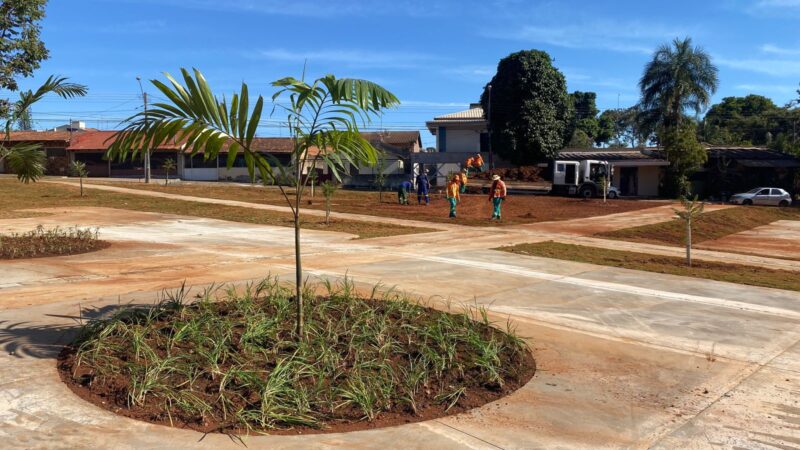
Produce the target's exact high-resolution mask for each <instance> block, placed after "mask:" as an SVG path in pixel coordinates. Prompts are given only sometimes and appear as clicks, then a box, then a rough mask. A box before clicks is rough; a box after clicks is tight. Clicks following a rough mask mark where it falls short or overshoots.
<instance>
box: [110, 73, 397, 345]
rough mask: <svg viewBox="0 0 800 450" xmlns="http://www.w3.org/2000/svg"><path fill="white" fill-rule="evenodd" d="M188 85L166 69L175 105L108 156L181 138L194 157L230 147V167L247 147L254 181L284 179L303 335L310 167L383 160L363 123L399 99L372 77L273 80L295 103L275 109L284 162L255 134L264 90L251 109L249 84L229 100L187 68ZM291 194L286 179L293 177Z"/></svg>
mask: <svg viewBox="0 0 800 450" xmlns="http://www.w3.org/2000/svg"><path fill="white" fill-rule="evenodd" d="M181 73H182V75H183V84H181V83H180V82H179V81H177V80H176V79H174V78H173V77H172V76H170V75H169V74H166V77H167V79H168V80H169V85H167V84H165V83H162V82H160V81H158V80H152V83H153V85H154V86H155V87H156V88H157V89H158V90H159V91H161V92H162V93H163V94H164V96H165V97H166V98H168V99H169V101H170V103H156V104H154V105H152V107H151V108H150V109H148V112H147V114H146V115H145V114H144V113H143V112H142V113H139V114H136V115H134V116H132V117H131V118H129V119H128V120H127V121H126V123H127V125H126V126H125V128H124V129H123V130H121V131H120V132H119V133H117V134H116V135H115V137H114V142H113V144H112V145H111V146H110V147H109V151H108V153H109V156H111V157H116V158H119V159H125V158H127V157H128V156H131V157H135V156H136V155H137V154H139V153H141V152H146V151H148V149H153V148H158V146H159V145H161V144H164V143H166V142H181V143H183V144H184V145H185V146H186V148H190V149H191V152H192V155H195V154H198V153H200V152H202V153H203V155H204V157H205V158H206V159H215V158H217V157H218V155H219V154H220V152H221V150H222V149H223V147H224V146H227V149H228V155H227V165H228V167H229V168H230V167H231V166H232V165H233V163H234V161H235V160H236V155H237V154H238V153H240V152H241V153H242V155H243V156H244V160H245V164H246V166H247V169H248V172H249V174H250V179H255V176H256V174H258V176H260V178H261V180H262V182H263V183H264V184H277V185H278V187H279V189H280V191H281V193H282V194H283V197H284V199H285V200H286V202H287V204H288V205H289V207H290V209H291V211H292V214H293V217H294V244H295V275H296V279H295V281H296V287H295V289H296V290H295V295H296V297H295V298H296V307H297V315H296V319H297V326H296V332H297V336H298V339H302V338H303V334H304V333H303V291H302V284H303V268H302V261H301V257H300V256H301V254H300V206H301V198H302V195H303V191H304V189H305V187H306V185H307V183H308V180H309V177H303V172H304V169H305V168H307V167H311V168H313V167H316V163H317V162H323V163H325V165H327V167H328V168H329V170H330V171H331V173H332V175H333V176H334V177H336V178H337V179H341V177H340V173H341V172H343V171H345V170H347V168H348V167H350V165H356V166H358V165H372V166H374V165H375V164H376V163H377V160H378V152H377V150H376V149H375V148H374V147H373V146H372V145H371V144H370V143H369V142H368V141H367V140H366V139H364V138H363V137H362V136H361V133H359V130H358V127H359V124H360V123H367V122H368V121H369V120H370V119H371V118H372V117H374V116H375V115H376V114H379V113H380V111H382V110H383V109H385V108H388V107H392V106H394V105H397V104H399V100H398V99H397V97H395V96H394V95H393V94H392V93H391V92H389V91H387V90H386V89H384V88H382V87H381V86H379V85H377V84H375V83H372V82H370V81H366V80H356V79H337V78H336V77H334V76H333V75H326V76H324V77H322V78H319V79H317V80H315V81H314V82H313V83H311V84H308V83H306V82H305V81H302V80H297V79H295V78H291V77H289V78H283V79H280V80H278V81H275V82H274V83H272V85H273V86H274V87H276V88H278V91H277V92H276V93H275V94H274V95H273V96H272V99H273V101H275V100H277V99H278V98H279V97H288V99H287V100H288V102H284V103H280V102H276V103H275V108H274V109H273V111H276V110H280V111H281V112H282V113H285V114H286V115H285V119H286V122H285V123H286V124H287V126H288V128H289V131H290V134H291V136H292V139H293V142H294V145H293V148H292V154H291V160H290V162H289V163H288V164H286V165H282V164H280V163H279V162H278V161H277V160H276V159H275V158H273V157H271V156H269V155H265V154H262V153H258V152H257V151H256V150H255V149H253V146H252V144H253V139H254V138H255V134H256V130H257V129H258V126H259V122H260V121H261V115H262V111H263V108H264V99H263V97H261V96H259V97H258V99H257V101H256V102H255V105H254V106H253V107H252V108H250V95H249V90H248V87H247V84H245V83H242V87H241V91H240V92H239V93H238V94H233V95H232V96H231V100H230V104H228V102H227V100H226V99H225V98H224V97H223V99H222V100H220V99H219V98H218V97H216V96H215V95H214V93H213V92H212V90H211V88H210V86H209V84H208V82H207V81H206V79H205V78H204V77H203V75H202V73H200V71H198V70H196V69H195V70H194V76H192V74H191V73H190V72H189V71H187V70H186V69H181ZM287 180H288V185H289V186H290V187H292V188H294V191H293V192H289V191H288V190H287V189H286V186H284V185H283V184H281V183H287Z"/></svg>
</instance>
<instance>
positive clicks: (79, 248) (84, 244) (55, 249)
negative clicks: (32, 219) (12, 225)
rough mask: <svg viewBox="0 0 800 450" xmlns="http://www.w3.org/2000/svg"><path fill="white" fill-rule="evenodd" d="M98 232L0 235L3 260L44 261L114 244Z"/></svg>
mask: <svg viewBox="0 0 800 450" xmlns="http://www.w3.org/2000/svg"><path fill="white" fill-rule="evenodd" d="M97 235H98V231H97V230H96V229H95V230H91V229H82V228H67V229H64V228H60V227H56V228H52V229H45V228H44V227H43V226H41V225H39V226H38V227H36V229H35V230H32V231H29V232H27V233H12V234H0V259H25V258H44V257H48V256H66V255H77V254H80V253H88V252H93V251H97V250H102V249H104V248H107V247H109V246H110V245H111V244H109V243H108V242H105V241H101V240H100V239H98V238H97Z"/></svg>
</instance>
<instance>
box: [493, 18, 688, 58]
mask: <svg viewBox="0 0 800 450" xmlns="http://www.w3.org/2000/svg"><path fill="white" fill-rule="evenodd" d="M484 34H485V35H486V36H487V37H494V38H502V39H513V40H519V41H527V42H538V43H543V44H549V45H553V46H557V47H565V48H574V49H597V50H611V51H616V52H633V53H642V54H650V53H652V52H653V50H654V49H655V47H656V46H657V45H659V44H662V43H663V42H664V41H668V40H671V39H674V38H676V37H681V36H685V35H687V33H686V32H685V31H683V30H679V29H672V28H666V27H663V26H660V25H658V24H654V23H643V22H638V21H633V22H624V23H623V22H616V21H610V20H602V19H599V18H596V17H593V18H590V19H587V20H582V21H579V22H578V23H574V24H572V25H541V24H536V25H524V26H521V27H518V28H516V29H515V31H499V32H488V33H484Z"/></svg>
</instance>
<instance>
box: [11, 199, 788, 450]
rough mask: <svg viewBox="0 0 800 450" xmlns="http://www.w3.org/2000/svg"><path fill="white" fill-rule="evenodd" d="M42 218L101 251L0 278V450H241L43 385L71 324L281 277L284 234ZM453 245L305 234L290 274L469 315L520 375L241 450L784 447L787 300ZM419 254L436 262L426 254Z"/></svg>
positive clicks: (257, 439) (472, 243) (73, 214)
mask: <svg viewBox="0 0 800 450" xmlns="http://www.w3.org/2000/svg"><path fill="white" fill-rule="evenodd" d="M37 219H39V218H32V219H14V221H13V223H15V224H17V225H18V226H21V225H22V224H23V222H22V221H25V220H29V221H32V222H31V223H33V221H36V220H37ZM48 219H49V220H51V221H53V223H56V222H57V221H59V220H60V221H62V222H63V224H65V225H75V224H76V221H78V222H77V223H79V224H80V225H90V224H92V223H95V224H97V225H99V226H101V231H100V233H101V234H102V235H103V236H107V237H108V239H111V240H112V241H113V245H112V246H111V247H110V248H108V249H106V250H102V251H99V252H95V253H88V254H84V255H76V256H70V257H59V258H42V259H37V260H27V261H4V262H0V273H2V275H3V277H2V280H0V346H2V348H3V350H4V351H3V352H2V354H0V419H2V420H0V442H2V445H0V447H8V448H47V449H50V448H122V449H127V448H130V449H134V448H135V449H140V448H144V449H150V448H152V449H156V448H158V449H161V448H170V447H171V448H215V449H216V448H220V449H227V448H230V449H234V448H236V449H239V448H242V446H241V444H240V443H238V442H236V441H235V440H232V439H231V438H229V437H227V436H223V435H208V436H205V437H204V436H203V435H202V434H200V433H196V432H193V431H187V430H177V429H171V428H167V427H161V426H155V425H151V424H147V423H142V422H137V421H135V420H131V419H127V418H123V417H119V416H116V415H114V414H112V413H110V412H108V411H105V410H102V409H99V408H97V407H95V406H93V405H90V404H87V403H85V402H83V401H82V400H80V399H79V398H77V397H76V396H74V395H73V394H72V393H71V391H69V389H67V388H66V387H65V386H64V385H63V384H62V383H61V382H60V380H59V379H58V375H57V372H56V369H55V361H54V358H55V356H56V354H57V353H58V351H59V349H60V344H62V343H64V342H66V341H67V340H68V339H70V336H71V335H72V334H74V332H75V330H76V329H77V326H78V324H79V314H80V315H87V314H94V313H102V312H107V311H109V310H110V309H112V308H114V307H116V305H118V304H119V303H120V302H122V303H124V302H128V301H136V302H150V301H152V300H154V299H155V297H156V295H157V293H158V291H159V290H160V289H163V288H175V287H177V286H179V285H180V283H181V282H182V281H184V280H186V281H187V283H188V284H189V285H194V286H203V285H206V284H209V283H212V282H242V281H243V280H250V279H258V278H261V277H263V276H265V275H266V274H267V273H272V274H275V275H284V276H285V279H289V278H291V277H290V276H289V275H290V274H292V273H293V253H292V251H293V249H292V246H291V239H287V238H288V237H289V236H290V234H291V230H290V229H287V228H281V227H268V226H259V225H248V224H238V223H231V222H222V221H214V220H209V219H199V218H185V217H177V216H169V215H162V214H153V213H138V212H132V211H119V210H109V209H102V208H87V209H86V210H73V211H70V212H62V213H60V214H59V215H57V216H48ZM11 222H12V221H10V220H9V221H0V224H3V225H5V224H7V223H11ZM457 233H458V234H462V233H463V235H464V236H470V237H471V238H470V239H465V240H462V239H447V240H444V239H442V238H441V234H440V233H430V234H427V235H420V236H424V240H421V241H417V240H416V239H415V240H408V239H406V240H401V239H393V238H380V239H373V240H361V241H352V240H351V239H350V237H349V236H347V235H341V234H338V233H325V232H315V231H305V232H304V234H303V235H304V261H305V267H306V273H307V274H308V275H311V276H315V277H335V278H338V277H342V276H343V275H345V274H347V275H348V276H350V277H353V278H355V279H356V280H357V281H359V282H361V283H364V284H365V285H371V284H374V283H377V282H383V283H384V284H386V285H387V286H397V287H398V288H400V289H403V290H407V291H409V292H411V293H413V294H417V295H420V296H423V297H426V298H427V297H435V298H436V299H439V300H444V299H450V300H452V301H453V302H454V307H457V306H456V305H457V304H458V303H459V302H469V303H473V304H474V303H476V302H477V303H478V304H481V305H484V306H485V307H486V308H487V309H488V310H489V312H490V314H491V316H492V318H493V320H495V321H496V323H497V324H498V326H501V327H502V326H505V324H506V322H509V324H510V325H511V326H513V327H515V328H516V329H517V331H518V333H519V334H520V335H521V336H524V337H526V339H527V341H528V342H529V344H530V345H531V346H532V348H533V352H534V355H535V357H536V359H537V364H538V372H537V374H536V376H535V377H534V378H533V379H532V380H531V381H530V382H529V383H528V384H527V385H526V386H524V387H523V388H522V389H520V390H519V391H517V392H516V393H514V394H512V395H510V396H508V397H506V398H503V399H501V400H499V401H497V402H495V403H492V404H489V405H486V406H484V407H482V408H478V409H476V410H473V411H471V412H469V413H467V414H463V415H459V416H455V417H447V418H443V419H438V420H434V421H429V422H423V423H418V424H410V425H405V426H399V427H394V428H387V429H380V430H372V431H363V432H355V433H347V434H331V435H317V436H313V435H306V436H251V437H244V442H245V444H246V445H247V447H248V448H265V449H266V448H270V449H271V448H287V449H288V448H291V449H294V448H298V449H299V448H365V449H390V448H443V449H450V448H452V449H457V448H458V449H460V448H506V449H512V448H521V449H522V448H525V449H527V448H665V449H666V448H717V447H723V448H792V447H796V446H797V445H798V443H800V428H799V427H798V425H797V424H798V423H800V395H798V394H797V393H798V392H800V294H798V293H796V292H787V291H780V290H774V289H765V288H756V287H749V286H743V285H735V284H729V283H721V282H714V281H708V280H699V279H689V278H682V277H675V276H668V275H660V274H654V273H645V272H637V271H631V270H624V269H616V268H609V267H598V266H593V265H589V264H581V263H573V262H567V261H559V260H550V259H543V258H533V257H525V256H519V255H513V254H509V253H505V252H496V251H492V250H488V249H489V248H491V247H492V246H497V245H498V241H499V240H502V239H508V238H509V237H512V236H513V237H514V239H531V238H532V237H533V235H534V232H533V231H528V232H526V233H527V234H526V233H522V235H521V236H519V237H516V234H515V233H500V234H489V233H486V231H484V230H480V229H473V228H469V229H467V230H459V231H458V232H457ZM437 235H438V241H436V239H437ZM542 235H545V233H542ZM572 237H573V238H574V237H575V236H574V235H573V236H572ZM431 243H436V244H437V245H436V246H435V249H436V251H426V250H425V249H427V248H428V247H430V246H431ZM440 304H442V303H440ZM79 311H81V312H80V313H79Z"/></svg>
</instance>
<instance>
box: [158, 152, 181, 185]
mask: <svg viewBox="0 0 800 450" xmlns="http://www.w3.org/2000/svg"><path fill="white" fill-rule="evenodd" d="M161 168H162V169H164V172H166V174H167V178H166V179H165V180H164V186H166V185H168V184H169V173H170V172H172V171H173V170H175V169H177V168H178V166H177V165H176V164H175V160H174V159H172V158H167V159H166V160H164V164H162V165H161Z"/></svg>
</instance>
